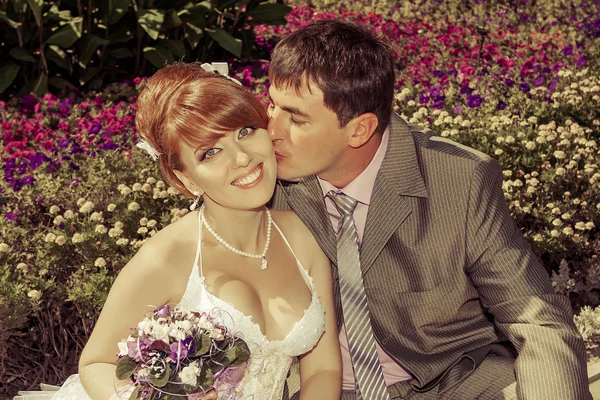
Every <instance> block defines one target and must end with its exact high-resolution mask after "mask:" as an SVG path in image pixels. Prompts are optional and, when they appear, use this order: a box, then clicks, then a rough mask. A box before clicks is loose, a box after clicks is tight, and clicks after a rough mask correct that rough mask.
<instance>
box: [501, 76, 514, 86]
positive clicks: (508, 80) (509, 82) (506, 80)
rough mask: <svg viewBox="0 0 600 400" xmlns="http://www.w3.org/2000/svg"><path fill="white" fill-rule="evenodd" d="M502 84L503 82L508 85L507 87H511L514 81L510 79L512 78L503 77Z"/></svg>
mask: <svg viewBox="0 0 600 400" xmlns="http://www.w3.org/2000/svg"><path fill="white" fill-rule="evenodd" d="M504 84H505V85H506V86H508V87H512V85H514V84H515V81H513V80H512V79H510V78H506V79H504Z"/></svg>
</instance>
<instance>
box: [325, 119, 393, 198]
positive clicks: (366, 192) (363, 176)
mask: <svg viewBox="0 0 600 400" xmlns="http://www.w3.org/2000/svg"><path fill="white" fill-rule="evenodd" d="M389 138H390V127H389V126H388V127H387V128H386V129H385V131H384V132H383V136H382V137H381V143H380V144H379V148H378V149H377V152H375V156H373V159H372V160H371V162H370V163H369V165H367V168H365V169H364V170H363V172H361V173H360V175H358V176H357V177H356V178H354V180H352V182H350V183H349V184H348V185H347V186H346V187H345V188H342V189H339V188H337V187H335V186H334V185H332V184H331V183H329V182H328V181H326V180H323V179H321V178H319V177H317V179H318V180H319V185H321V191H322V192H323V197H326V196H327V193H329V192H330V191H332V190H333V191H334V192H340V191H341V192H343V193H344V194H346V195H348V196H350V197H352V198H353V199H355V200H357V201H358V202H359V203H362V204H365V205H367V206H368V205H369V203H370V202H371V193H373V187H375V179H376V178H377V173H378V172H379V169H380V168H381V164H382V163H383V159H384V157H385V152H386V150H387V147H388V141H389Z"/></svg>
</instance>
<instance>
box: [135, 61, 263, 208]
mask: <svg viewBox="0 0 600 400" xmlns="http://www.w3.org/2000/svg"><path fill="white" fill-rule="evenodd" d="M267 122H268V117H267V113H266V110H265V108H264V106H263V105H262V104H261V103H260V102H259V101H258V99H257V98H256V97H254V95H252V94H251V93H250V92H249V91H248V90H247V89H245V88H244V87H242V86H240V85H238V84H237V83H235V82H232V81H231V80H229V79H227V78H225V77H224V76H221V75H219V74H215V73H211V72H206V71H204V70H203V69H202V68H201V67H200V64H198V63H176V64H172V65H169V66H166V67H164V68H162V69H160V70H158V71H157V72H156V73H155V74H154V75H153V76H152V77H151V78H150V79H148V81H147V82H146V85H145V87H144V88H143V90H142V91H141V93H140V94H139V96H138V99H137V111H136V117H135V126H136V129H137V132H138V134H139V135H140V136H142V138H143V139H145V140H146V141H147V142H148V143H149V144H150V145H151V146H152V147H153V148H155V149H156V150H158V152H159V153H160V157H159V160H160V169H161V171H162V173H163V176H164V177H165V179H166V180H167V181H168V182H169V184H170V185H171V186H173V187H174V188H175V189H177V190H179V191H180V192H181V193H183V194H186V195H188V196H190V197H192V194H191V193H190V192H189V191H188V190H187V189H186V188H185V186H184V185H183V184H182V183H181V181H180V180H179V179H178V178H177V176H176V175H175V173H174V172H173V171H184V169H185V167H184V165H183V163H182V161H181V156H180V145H179V144H180V143H181V141H184V142H186V143H187V144H188V145H190V146H192V147H194V148H200V147H206V146H209V145H211V144H212V143H214V142H216V141H217V140H218V139H219V137H220V136H222V135H223V134H225V133H226V132H231V131H233V130H237V129H240V128H243V127H245V126H254V127H257V128H263V129H265V128H266V127H267Z"/></svg>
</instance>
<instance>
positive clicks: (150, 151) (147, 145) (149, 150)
mask: <svg viewBox="0 0 600 400" xmlns="http://www.w3.org/2000/svg"><path fill="white" fill-rule="evenodd" d="M136 146H137V147H139V148H140V149H142V150H145V151H146V153H148V154H150V157H152V159H153V160H154V161H156V160H158V157H159V156H160V153H159V152H158V150H156V149H155V148H154V147H152V146H150V143H148V142H146V141H145V140H140V141H139V142H137V143H136Z"/></svg>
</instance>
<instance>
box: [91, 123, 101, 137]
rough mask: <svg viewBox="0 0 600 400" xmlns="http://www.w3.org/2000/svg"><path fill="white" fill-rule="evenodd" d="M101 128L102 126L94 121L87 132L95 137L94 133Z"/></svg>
mask: <svg viewBox="0 0 600 400" xmlns="http://www.w3.org/2000/svg"><path fill="white" fill-rule="evenodd" d="M101 128H102V125H101V124H100V123H99V122H96V121H94V122H92V125H91V126H90V128H89V129H88V132H89V133H91V134H92V135H95V134H96V133H98V132H100V129H101Z"/></svg>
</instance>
